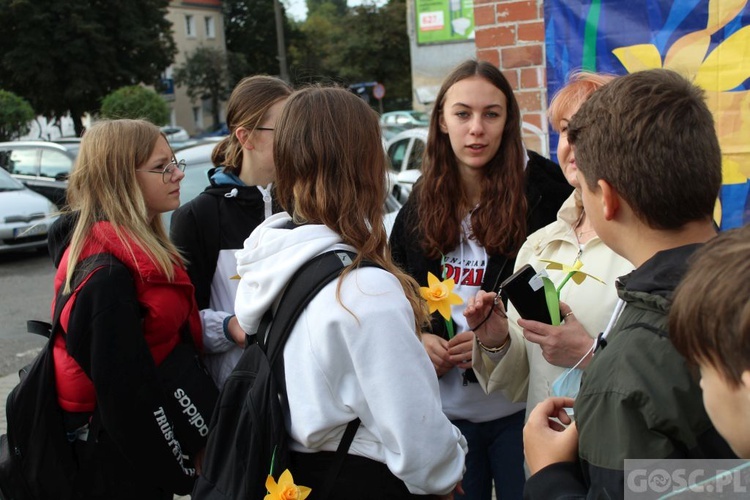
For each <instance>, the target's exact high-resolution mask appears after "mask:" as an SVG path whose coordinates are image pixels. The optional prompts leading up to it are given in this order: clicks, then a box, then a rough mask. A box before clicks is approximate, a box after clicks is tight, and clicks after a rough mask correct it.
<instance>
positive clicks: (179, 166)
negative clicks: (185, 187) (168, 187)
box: [136, 158, 187, 184]
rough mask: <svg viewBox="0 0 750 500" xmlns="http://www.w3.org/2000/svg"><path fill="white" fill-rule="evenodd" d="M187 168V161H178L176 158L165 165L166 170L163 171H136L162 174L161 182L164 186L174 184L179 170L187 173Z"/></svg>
mask: <svg viewBox="0 0 750 500" xmlns="http://www.w3.org/2000/svg"><path fill="white" fill-rule="evenodd" d="M185 166H187V163H186V162H185V160H179V161H178V160H177V159H176V158H175V159H173V160H172V161H170V162H169V163H167V164H166V165H164V168H163V169H162V170H136V172H147V173H151V174H161V181H162V182H163V183H164V184H169V183H170V182H174V181H175V180H177V179H175V173H176V172H177V171H178V170H179V171H180V172H184V171H185Z"/></svg>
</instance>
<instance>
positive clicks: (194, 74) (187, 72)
mask: <svg viewBox="0 0 750 500" xmlns="http://www.w3.org/2000/svg"><path fill="white" fill-rule="evenodd" d="M174 83H175V85H184V86H186V87H187V94H188V96H189V97H190V98H191V99H196V98H199V99H210V100H211V116H212V117H213V120H214V125H218V124H219V122H220V120H221V119H220V118H219V103H220V101H221V100H222V99H224V98H225V97H226V96H227V94H228V91H229V71H228V69H227V56H226V54H225V53H224V51H222V50H221V49H217V48H214V47H205V46H201V47H198V48H197V49H195V52H193V53H192V54H187V55H186V57H185V62H184V63H183V64H182V65H180V66H178V67H177V68H176V69H175V72H174Z"/></svg>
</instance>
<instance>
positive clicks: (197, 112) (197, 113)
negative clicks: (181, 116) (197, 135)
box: [193, 106, 203, 129]
mask: <svg viewBox="0 0 750 500" xmlns="http://www.w3.org/2000/svg"><path fill="white" fill-rule="evenodd" d="M193 123H195V128H197V129H202V128H203V113H202V112H201V107H200V106H195V107H193Z"/></svg>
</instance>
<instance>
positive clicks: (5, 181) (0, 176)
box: [0, 168, 23, 191]
mask: <svg viewBox="0 0 750 500" xmlns="http://www.w3.org/2000/svg"><path fill="white" fill-rule="evenodd" d="M21 189H23V184H21V183H20V182H19V181H17V180H15V179H14V178H13V177H11V176H10V174H9V173H8V172H6V171H5V170H3V169H1V168H0V191H20V190H21Z"/></svg>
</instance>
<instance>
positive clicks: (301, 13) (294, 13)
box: [281, 0, 387, 21]
mask: <svg viewBox="0 0 750 500" xmlns="http://www.w3.org/2000/svg"><path fill="white" fill-rule="evenodd" d="M368 1H373V0H347V5H348V6H349V7H354V6H357V5H360V4H363V3H366V2H368ZM374 1H375V3H376V4H378V5H382V4H384V3H386V1H387V0H374ZM281 2H282V3H283V4H284V8H285V9H286V13H287V15H288V16H289V17H291V18H292V19H294V20H296V21H304V19H305V18H306V17H307V2H306V0H281Z"/></svg>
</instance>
